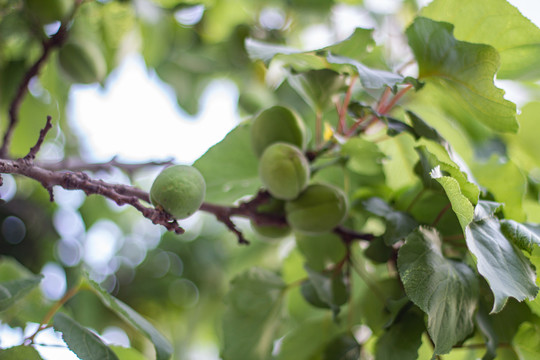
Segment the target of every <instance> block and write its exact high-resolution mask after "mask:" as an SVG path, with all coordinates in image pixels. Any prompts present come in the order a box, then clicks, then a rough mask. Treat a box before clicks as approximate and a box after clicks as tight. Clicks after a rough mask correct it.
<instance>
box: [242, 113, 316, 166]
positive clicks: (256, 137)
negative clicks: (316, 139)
mask: <svg viewBox="0 0 540 360" xmlns="http://www.w3.org/2000/svg"><path fill="white" fill-rule="evenodd" d="M276 142H285V143H288V144H292V145H295V146H297V147H298V148H300V149H302V150H303V149H304V148H305V146H306V128H305V125H304V123H303V122H302V119H300V117H299V116H298V115H297V114H296V113H295V112H293V111H292V110H290V109H288V108H286V107H283V106H273V107H271V108H269V109H266V110H264V111H262V112H261V113H260V114H259V115H258V116H257V117H256V118H255V120H253V123H252V124H251V143H252V145H253V150H254V151H255V154H256V155H257V156H258V157H260V156H261V155H262V153H263V151H264V150H265V149H266V148H267V147H268V146H269V145H271V144H273V143H276Z"/></svg>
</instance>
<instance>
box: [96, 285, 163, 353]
mask: <svg viewBox="0 0 540 360" xmlns="http://www.w3.org/2000/svg"><path fill="white" fill-rule="evenodd" d="M87 282H88V284H89V285H90V286H91V287H92V289H93V290H94V292H95V293H96V294H97V295H98V296H99V298H100V299H101V301H102V302H103V304H104V305H105V306H107V307H108V308H109V309H111V310H112V311H113V312H114V313H115V314H116V315H118V316H120V317H121V318H122V319H123V320H124V321H125V322H126V323H128V324H130V325H131V326H133V327H134V328H135V329H137V330H138V331H139V332H141V334H143V335H144V336H146V337H147V338H148V339H149V340H150V341H152V343H153V344H154V347H155V349H156V359H157V360H168V359H170V357H171V355H172V353H173V348H172V345H171V344H170V343H169V341H168V340H167V339H165V337H164V336H163V335H161V333H160V332H159V331H157V330H156V328H155V327H154V326H153V325H152V324H150V323H149V322H148V320H146V319H145V318H143V317H142V316H141V315H139V314H138V313H137V312H136V311H135V310H133V309H132V308H130V307H129V306H127V305H126V304H124V303H123V302H122V301H120V300H118V299H117V298H115V297H113V296H112V295H110V294H109V293H108V292H106V291H105V290H103V289H102V288H101V286H99V285H98V284H97V283H96V282H95V281H92V280H90V279H88V280H87Z"/></svg>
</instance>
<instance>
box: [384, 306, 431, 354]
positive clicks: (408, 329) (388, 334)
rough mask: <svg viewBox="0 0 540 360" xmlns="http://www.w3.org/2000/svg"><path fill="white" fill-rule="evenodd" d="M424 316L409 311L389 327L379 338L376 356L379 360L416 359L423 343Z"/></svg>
mask: <svg viewBox="0 0 540 360" xmlns="http://www.w3.org/2000/svg"><path fill="white" fill-rule="evenodd" d="M424 330H425V325H424V318H423V316H421V315H420V314H417V313H416V312H415V311H410V310H409V311H407V312H405V314H403V316H401V317H400V319H399V321H396V322H394V323H393V324H392V326H391V327H390V328H388V329H387V330H386V331H385V332H384V333H383V334H382V335H381V337H379V339H378V340H377V344H376V345H375V349H376V350H375V358H376V359H377V360H394V359H400V360H415V359H418V348H419V347H420V345H422V334H423V333H424Z"/></svg>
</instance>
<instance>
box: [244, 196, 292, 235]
mask: <svg viewBox="0 0 540 360" xmlns="http://www.w3.org/2000/svg"><path fill="white" fill-rule="evenodd" d="M257 212H258V213H262V214H268V215H269V216H273V217H276V218H278V217H281V218H283V219H285V202H284V201H282V200H278V199H275V198H270V200H269V201H268V202H267V203H265V204H263V205H260V206H258V207H257ZM251 227H252V228H253V230H254V231H255V232H256V233H257V234H259V235H261V236H262V237H264V238H269V239H279V238H283V237H285V236H287V235H289V234H290V233H291V227H290V226H288V225H287V224H283V226H278V225H258V224H257V223H255V221H253V220H251Z"/></svg>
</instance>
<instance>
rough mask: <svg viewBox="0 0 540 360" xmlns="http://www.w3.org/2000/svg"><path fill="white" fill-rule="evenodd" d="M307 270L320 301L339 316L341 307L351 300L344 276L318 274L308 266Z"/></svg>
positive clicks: (332, 272) (329, 273) (328, 273)
mask: <svg viewBox="0 0 540 360" xmlns="http://www.w3.org/2000/svg"><path fill="white" fill-rule="evenodd" d="M305 268H306V272H307V273H308V276H309V281H310V282H311V284H312V285H313V288H314V289H315V292H316V293H317V296H318V297H319V299H320V300H322V302H324V303H325V304H327V305H328V307H329V308H331V309H332V311H333V313H334V315H337V314H338V313H339V310H340V307H341V305H344V304H346V303H347V300H348V299H349V290H348V288H347V285H345V282H344V280H345V279H344V277H343V274H342V273H341V272H339V273H334V271H330V272H318V271H314V270H312V269H310V268H309V267H307V266H306V267H305Z"/></svg>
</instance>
